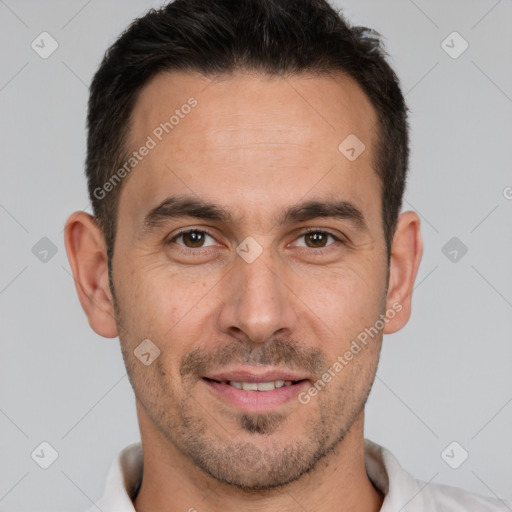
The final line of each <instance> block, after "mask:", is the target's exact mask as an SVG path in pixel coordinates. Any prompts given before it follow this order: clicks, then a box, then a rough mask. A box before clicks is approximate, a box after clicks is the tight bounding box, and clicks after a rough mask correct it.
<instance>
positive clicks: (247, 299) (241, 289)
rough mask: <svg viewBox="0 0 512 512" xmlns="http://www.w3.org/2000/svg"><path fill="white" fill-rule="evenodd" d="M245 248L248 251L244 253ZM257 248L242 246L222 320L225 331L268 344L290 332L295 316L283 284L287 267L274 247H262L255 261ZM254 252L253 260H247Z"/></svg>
mask: <svg viewBox="0 0 512 512" xmlns="http://www.w3.org/2000/svg"><path fill="white" fill-rule="evenodd" d="M249 243H250V242H249ZM244 249H246V250H247V249H248V251H247V252H246V253H244V252H243V250H244ZM256 249H257V247H255V246H254V245H253V246H252V247H251V246H250V245H246V246H244V244H243V243H242V244H240V246H239V248H238V251H237V252H238V254H239V256H238V257H237V259H236V261H235V262H234V268H233V272H232V274H231V277H230V279H229V282H228V285H227V287H226V289H225V293H226V296H225V297H224V299H225V300H224V301H223V311H222V312H221V315H220V320H221V329H222V330H223V331H224V332H226V331H237V332H238V331H243V332H244V333H245V335H246V336H247V337H248V338H249V339H250V340H251V341H252V342H254V343H264V342H265V341H266V340H268V339H269V338H270V337H271V336H272V335H274V334H275V333H276V331H279V330H281V329H290V328H291V327H292V323H293V322H294V320H295V313H294V311H293V305H292V297H291V294H290V291H289V290H288V288H287V286H285V284H284V283H283V281H284V282H286V276H285V275H284V271H285V270H286V266H285V265H284V264H282V262H281V261H280V260H279V258H276V257H275V255H274V254H273V252H272V249H271V248H270V247H267V248H265V249H263V250H262V248H261V249H260V250H259V251H257V252H260V251H261V252H260V254H259V255H258V256H257V257H255V258H254V259H253V257H254V255H255V254H254V251H255V250H256ZM251 251H253V254H252V257H247V256H246V255H247V254H250V252H251Z"/></svg>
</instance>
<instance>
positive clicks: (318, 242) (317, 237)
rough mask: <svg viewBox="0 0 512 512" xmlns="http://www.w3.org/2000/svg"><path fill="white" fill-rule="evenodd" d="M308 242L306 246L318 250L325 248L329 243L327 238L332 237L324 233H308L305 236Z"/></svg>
mask: <svg viewBox="0 0 512 512" xmlns="http://www.w3.org/2000/svg"><path fill="white" fill-rule="evenodd" d="M303 236H304V237H305V238H304V239H305V240H306V245H307V246H308V247H313V248H318V247H320V248H321V247H325V245H326V243H327V237H328V236H331V235H329V234H328V233H324V232H322V231H314V232H313V233H306V234H305V235H303Z"/></svg>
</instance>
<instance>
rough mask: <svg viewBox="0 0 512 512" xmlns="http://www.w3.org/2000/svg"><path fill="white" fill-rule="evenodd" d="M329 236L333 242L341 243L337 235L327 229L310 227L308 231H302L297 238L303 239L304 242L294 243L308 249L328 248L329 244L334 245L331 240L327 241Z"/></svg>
mask: <svg viewBox="0 0 512 512" xmlns="http://www.w3.org/2000/svg"><path fill="white" fill-rule="evenodd" d="M329 238H331V239H332V240H334V241H335V242H340V243H342V241H341V240H340V239H339V238H338V237H336V236H334V235H333V234H331V233H329V232H327V231H322V230H318V229H316V230H315V229H311V230H310V231H307V232H306V233H303V234H302V235H301V236H299V238H298V240H299V241H300V240H304V243H297V244H296V245H297V247H307V248H310V249H324V248H329V247H330V246H331V245H334V244H333V243H332V242H329ZM318 252H322V251H318Z"/></svg>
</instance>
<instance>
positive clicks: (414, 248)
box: [384, 211, 423, 334]
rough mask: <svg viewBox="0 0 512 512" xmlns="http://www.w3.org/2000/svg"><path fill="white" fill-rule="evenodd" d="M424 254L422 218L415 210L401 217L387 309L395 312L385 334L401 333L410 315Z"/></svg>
mask: <svg viewBox="0 0 512 512" xmlns="http://www.w3.org/2000/svg"><path fill="white" fill-rule="evenodd" d="M422 254H423V241H422V238H421V231H420V218H419V217H418V215H417V214H416V213H414V212H412V211H408V212H404V213H402V214H400V216H399V218H398V223H397V228H396V231H395V236H394V237H393V243H392V247H391V259H390V270H389V286H388V293H387V302H386V309H387V310H388V311H390V310H393V311H394V312H395V314H394V316H393V318H390V319H389V320H388V322H387V323H386V327H385V328H384V334H391V333H393V332H396V331H399V330H400V329H402V327H404V326H405V324H406V323H407V322H408V320H409V317H410V315H411V303H412V290H413V288H414V281H415V280H416V275H417V273H418V268H419V266H420V262H421V256H422Z"/></svg>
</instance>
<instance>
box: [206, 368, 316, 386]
mask: <svg viewBox="0 0 512 512" xmlns="http://www.w3.org/2000/svg"><path fill="white" fill-rule="evenodd" d="M205 377H206V378H207V379H212V380H218V381H223V380H227V381H235V382H272V381H275V380H306V379H308V377H307V376H306V375H304V374H301V373H298V372H293V371H291V370H287V369H279V368H272V369H259V370H258V369H257V368H255V367H252V368H251V369H248V368H247V367H246V368H236V369H233V370H226V371H222V372H217V373H210V374H208V375H205Z"/></svg>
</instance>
